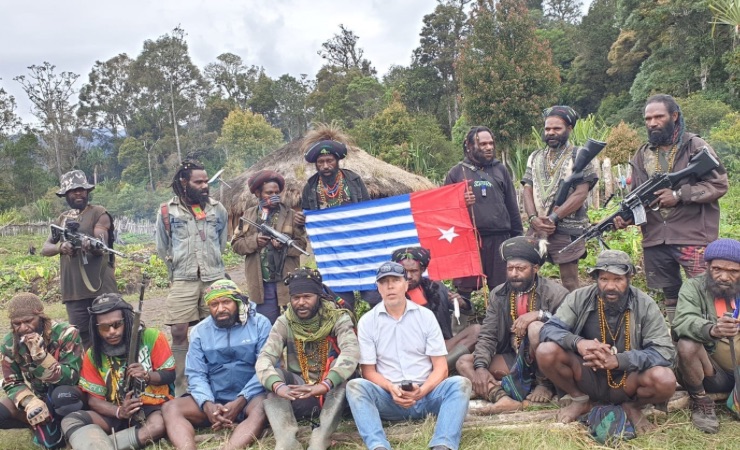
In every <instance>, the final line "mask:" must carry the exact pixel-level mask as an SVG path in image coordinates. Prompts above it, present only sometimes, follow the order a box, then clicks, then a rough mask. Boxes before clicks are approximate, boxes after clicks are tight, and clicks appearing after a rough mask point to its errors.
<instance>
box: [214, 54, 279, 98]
mask: <svg viewBox="0 0 740 450" xmlns="http://www.w3.org/2000/svg"><path fill="white" fill-rule="evenodd" d="M216 59H217V62H215V63H210V64H208V65H206V67H205V69H204V70H203V73H204V74H205V77H206V79H208V81H210V82H211V84H213V85H214V86H215V87H216V89H218V91H219V92H220V94H221V95H222V96H224V97H225V98H227V99H230V100H232V101H234V103H235V104H236V105H237V106H238V107H239V108H242V109H246V108H247V103H248V102H249V99H250V97H251V95H252V89H253V88H254V85H255V84H256V83H257V79H258V78H259V76H260V74H261V73H262V72H263V71H264V69H262V68H261V67H257V66H251V67H247V66H246V65H245V64H244V61H243V60H242V58H241V57H240V56H239V55H235V54H233V53H222V54H220V55H218V56H217V57H216Z"/></svg>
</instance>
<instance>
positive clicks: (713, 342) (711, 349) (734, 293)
mask: <svg viewBox="0 0 740 450" xmlns="http://www.w3.org/2000/svg"><path fill="white" fill-rule="evenodd" d="M704 260H705V261H706V263H707V271H706V273H704V274H703V275H699V276H698V277H695V278H692V279H690V280H687V281H686V282H685V283H684V284H683V286H681V290H680V291H679V294H678V300H679V301H678V307H677V308H676V318H675V319H674V320H673V332H674V334H675V335H676V336H675V337H676V338H678V345H677V346H676V349H677V350H678V370H677V374H678V378H679V382H680V383H681V385H682V386H683V387H685V388H686V390H687V391H688V392H689V396H690V400H691V422H692V423H693V424H694V426H695V427H696V428H698V429H699V430H701V431H703V432H705V433H717V432H718V431H719V419H718V418H717V415H716V414H715V412H714V401H713V400H712V399H711V398H710V397H708V396H707V394H706V393H707V392H727V391H732V389H733V388H734V387H735V374H734V370H735V365H734V363H735V362H736V361H733V360H732V356H731V352H730V339H732V340H733V341H734V345H735V348H740V340H739V339H738V320H737V319H733V318H732V317H727V316H726V315H725V313H732V312H733V311H734V309H735V308H737V307H738V306H740V305H737V304H734V302H736V301H737V299H738V298H739V296H740V242H738V241H736V240H734V239H718V240H716V241H714V242H712V243H711V244H709V245H708V246H707V249H706V251H705V252H704ZM738 394H739V393H735V395H738ZM730 397H732V394H730Z"/></svg>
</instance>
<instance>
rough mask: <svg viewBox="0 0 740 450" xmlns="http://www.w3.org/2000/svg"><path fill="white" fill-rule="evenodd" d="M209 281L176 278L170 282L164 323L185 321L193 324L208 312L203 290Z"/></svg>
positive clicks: (206, 315)
mask: <svg viewBox="0 0 740 450" xmlns="http://www.w3.org/2000/svg"><path fill="white" fill-rule="evenodd" d="M210 285H211V283H210V282H203V281H200V280H198V281H188V280H177V281H173V282H172V287H171V288H170V292H169V294H167V300H166V301H165V306H166V307H167V312H166V313H165V318H164V324H165V325H176V324H180V323H187V324H189V325H195V324H196V323H198V322H199V321H201V320H202V319H204V318H206V317H208V315H209V314H210V313H209V311H208V308H207V307H206V304H205V303H204V302H203V291H204V290H205V289H206V288H207V287H208V286H210Z"/></svg>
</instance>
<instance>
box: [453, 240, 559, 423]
mask: <svg viewBox="0 0 740 450" xmlns="http://www.w3.org/2000/svg"><path fill="white" fill-rule="evenodd" d="M501 253H502V257H503V259H504V261H506V283H503V284H501V285H499V286H496V288H494V290H493V291H491V295H490V299H489V301H488V309H487V310H486V317H485V318H484V319H483V325H481V329H480V335H479V337H478V344H477V345H476V346H475V352H474V353H473V354H472V355H465V356H463V357H462V358H460V360H459V361H458V362H457V371H458V373H459V374H460V375H462V376H464V377H466V378H468V379H469V380H470V381H472V382H473V390H475V393H476V394H477V395H478V396H479V397H481V398H484V399H487V400H488V401H490V402H492V403H494V407H493V409H492V410H491V412H492V413H501V412H507V411H513V410H517V409H520V408H521V403H520V402H519V401H516V400H514V399H513V398H511V397H510V396H509V395H508V394H507V393H506V392H505V391H504V389H503V388H502V386H501V383H500V381H501V379H502V378H503V377H504V376H505V375H507V374H509V372H510V370H511V368H512V366H513V365H514V363H515V361H516V358H517V352H519V350H520V343H521V342H522V340H523V339H525V337H526V338H527V339H528V346H527V348H526V349H525V350H526V354H527V355H526V358H527V360H528V361H527V362H530V361H529V360H531V359H533V358H534V354H535V352H536V350H537V345H538V344H539V341H540V329H541V328H542V325H544V324H545V323H546V322H547V321H548V320H549V319H550V317H552V315H553V314H555V311H556V310H557V309H558V306H560V303H562V301H563V299H564V298H565V296H566V295H568V290H567V289H565V288H564V287H563V286H561V285H560V284H558V283H557V282H555V281H553V280H550V279H548V278H544V277H541V276H539V274H538V272H539V270H540V267H541V266H542V264H543V262H544V261H545V242H544V241H541V240H537V239H535V238H534V237H531V236H527V237H525V236H517V237H515V238H511V239H508V240H506V242H504V244H503V245H502V246H501ZM531 372H534V375H535V380H534V381H535V383H534V390H533V391H532V392H531V393H529V395H527V397H526V398H527V400H529V401H532V402H540V403H544V402H549V401H550V399H552V397H553V395H554V394H555V390H554V389H553V386H552V383H551V382H550V381H549V380H547V379H546V378H545V377H544V376H543V375H542V372H541V371H540V370H539V369H538V368H537V365H536V363H535V364H533V367H532V370H531V371H530V373H528V374H527V375H531ZM526 388H527V389H531V388H532V386H531V385H529V386H526ZM527 392H528V391H527Z"/></svg>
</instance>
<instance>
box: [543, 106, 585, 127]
mask: <svg viewBox="0 0 740 450" xmlns="http://www.w3.org/2000/svg"><path fill="white" fill-rule="evenodd" d="M551 116H556V117H560V118H561V119H563V120H564V121H565V123H566V124H567V125H570V126H572V127H575V126H576V122H578V113H577V112H575V110H574V109H573V108H571V107H570V106H565V105H558V106H553V107H550V108H547V109H546V110H545V111H543V113H542V117H544V118H545V119H547V118H548V117H551Z"/></svg>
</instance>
